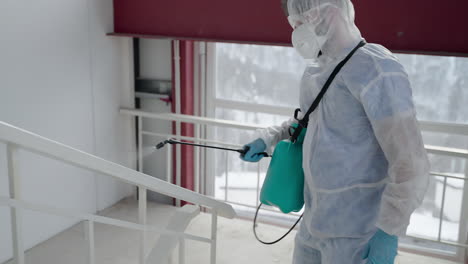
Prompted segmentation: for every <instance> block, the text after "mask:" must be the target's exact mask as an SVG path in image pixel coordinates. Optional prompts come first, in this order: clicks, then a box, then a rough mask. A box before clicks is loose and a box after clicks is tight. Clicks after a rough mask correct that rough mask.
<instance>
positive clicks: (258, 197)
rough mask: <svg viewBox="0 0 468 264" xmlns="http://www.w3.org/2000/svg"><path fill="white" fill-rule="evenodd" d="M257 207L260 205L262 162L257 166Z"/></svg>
mask: <svg viewBox="0 0 468 264" xmlns="http://www.w3.org/2000/svg"><path fill="white" fill-rule="evenodd" d="M256 198H257V199H256V201H255V202H256V205H257V207H258V205H259V203H260V162H259V163H258V165H257V196H256Z"/></svg>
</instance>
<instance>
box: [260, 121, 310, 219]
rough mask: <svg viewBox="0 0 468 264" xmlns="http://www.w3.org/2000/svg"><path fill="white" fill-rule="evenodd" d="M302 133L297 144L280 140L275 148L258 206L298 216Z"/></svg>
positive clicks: (301, 190)
mask: <svg viewBox="0 0 468 264" xmlns="http://www.w3.org/2000/svg"><path fill="white" fill-rule="evenodd" d="M296 126H297V125H296ZM305 133H306V129H303V130H302V131H301V134H300V136H299V137H298V138H297V141H296V143H292V142H291V141H289V140H283V141H281V142H279V143H278V144H277V145H276V147H275V151H274V153H273V156H272V159H271V162H270V166H269V168H268V172H267V176H266V178H265V181H264V183H263V186H262V191H261V193H260V202H261V203H263V204H266V205H270V206H276V207H278V208H279V209H280V210H281V212H283V213H290V212H299V211H300V210H301V209H302V207H303V206H304V171H303V169H302V145H303V142H304V137H305Z"/></svg>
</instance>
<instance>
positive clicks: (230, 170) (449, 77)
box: [209, 44, 468, 254]
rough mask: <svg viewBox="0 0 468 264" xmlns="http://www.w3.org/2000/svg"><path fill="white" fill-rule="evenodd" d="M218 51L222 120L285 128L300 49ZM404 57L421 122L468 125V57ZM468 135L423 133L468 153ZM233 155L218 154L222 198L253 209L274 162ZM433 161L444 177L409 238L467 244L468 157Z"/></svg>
mask: <svg viewBox="0 0 468 264" xmlns="http://www.w3.org/2000/svg"><path fill="white" fill-rule="evenodd" d="M212 52H213V57H214V60H213V61H212V62H213V63H214V64H215V65H216V67H214V68H215V69H216V72H215V74H214V76H213V77H214V79H215V80H214V87H213V88H212V90H213V91H212V93H211V94H212V98H209V100H211V102H212V105H213V108H214V109H213V110H214V113H215V117H216V118H219V119H228V120H235V121H239V122H245V123H253V124H259V125H265V126H269V125H279V124H280V123H281V122H282V121H284V120H286V119H288V118H289V117H290V116H292V110H293V109H294V108H297V107H298V97H299V83H300V78H301V76H302V73H303V70H304V68H305V64H304V62H303V60H302V59H301V58H300V57H299V56H298V55H297V54H296V52H295V50H294V49H292V48H289V47H271V46H256V45H238V44H215V45H214V46H213V50H212ZM397 57H398V59H399V60H400V61H401V62H402V64H403V65H404V66H405V67H406V69H407V71H408V73H409V76H410V79H411V83H412V86H413V96H414V102H415V105H416V110H417V112H418V118H419V120H424V121H432V122H443V123H460V124H468V107H464V106H466V105H468V92H465V90H466V89H468V75H466V71H467V70H468V59H465V58H452V57H437V56H420V55H402V54H398V55H397ZM258 105H261V107H259V106H258ZM214 136H215V138H216V139H217V140H220V141H223V142H230V143H234V144H238V145H239V146H241V145H243V144H245V143H247V142H249V141H250V140H252V139H253V138H254V133H253V132H252V131H239V130H229V129H216V130H215V131H214ZM467 136H468V135H453V134H448V133H446V134H442V133H434V132H423V137H424V140H425V143H426V144H429V145H434V146H440V147H452V148H459V149H467V148H468V144H467V142H468V140H467ZM226 155H233V154H230V153H229V154H226V153H222V154H220V155H215V156H214V159H215V162H214V163H213V164H214V167H215V169H214V170H215V173H214V174H215V177H214V178H215V195H216V197H217V198H218V199H222V200H224V199H226V200H227V201H229V202H233V203H235V204H237V205H239V204H240V205H246V208H247V209H246V208H244V210H252V208H253V207H254V206H256V205H257V200H258V197H257V195H258V190H257V186H258V185H260V186H261V184H262V181H263V179H264V177H265V173H266V170H267V167H268V161H263V162H262V163H260V166H259V167H257V165H256V164H248V163H245V162H241V161H240V159H237V158H232V156H226ZM430 160H431V164H432V170H433V171H434V172H436V173H438V174H441V175H442V176H441V175H432V176H431V178H432V180H433V181H432V182H431V185H430V187H429V190H428V193H427V195H426V198H425V200H424V203H423V205H422V206H421V208H419V209H418V210H417V211H416V212H415V213H414V214H413V217H412V219H411V225H410V227H409V229H408V234H409V235H410V236H417V237H422V238H426V239H432V240H437V239H438V238H439V235H440V238H441V239H442V240H443V241H447V242H459V243H462V244H463V243H465V241H459V237H460V231H464V229H463V228H462V227H461V225H460V222H461V217H462V213H463V212H462V208H467V207H468V205H465V206H463V199H465V200H466V196H467V195H468V194H467V193H468V192H467V191H466V184H465V181H464V180H463V178H464V177H466V175H465V174H466V171H467V169H466V159H464V158H457V157H454V156H444V155H435V154H431V155H430ZM226 168H227V169H226ZM257 171H259V172H260V177H259V180H260V181H258V179H257ZM446 175H450V176H453V177H446ZM226 177H228V179H227V180H226ZM226 183H227V184H226ZM226 191H227V193H226ZM464 196H465V198H464ZM249 208H250V209H249ZM239 209H240V210H242V207H239ZM442 209H443V212H442ZM440 219H442V220H440ZM465 231H466V230H465ZM404 242H406V243H407V244H409V245H410V246H417V247H423V248H426V249H428V248H432V249H437V250H441V251H444V252H445V253H448V254H455V253H456V252H458V251H457V248H456V247H452V246H449V245H444V244H440V243H430V242H421V240H414V239H411V238H407V239H405V240H404Z"/></svg>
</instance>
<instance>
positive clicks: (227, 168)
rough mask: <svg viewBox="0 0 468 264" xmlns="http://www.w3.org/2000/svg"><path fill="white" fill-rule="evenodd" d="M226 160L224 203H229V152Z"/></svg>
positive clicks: (226, 154)
mask: <svg viewBox="0 0 468 264" xmlns="http://www.w3.org/2000/svg"><path fill="white" fill-rule="evenodd" d="M225 157H226V158H225V160H224V164H225V171H224V175H225V182H224V186H225V188H224V201H225V202H227V200H228V190H229V158H228V153H227V151H226V152H225Z"/></svg>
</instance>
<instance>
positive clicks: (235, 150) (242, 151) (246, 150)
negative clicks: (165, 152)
mask: <svg viewBox="0 0 468 264" xmlns="http://www.w3.org/2000/svg"><path fill="white" fill-rule="evenodd" d="M166 144H171V145H176V144H179V145H188V146H194V147H202V148H211V149H220V150H227V151H234V152H238V153H240V154H241V156H242V157H243V156H244V155H245V154H246V153H247V152H248V151H249V149H250V147H248V146H246V147H244V148H243V149H232V148H223V147H215V146H209V145H201V144H195V143H188V142H182V141H177V140H174V139H168V140H165V141H163V142H161V143H159V144H158V145H156V149H161V148H163V147H164V146H165V145H166ZM256 155H262V156H264V157H270V155H268V153H266V152H262V153H258V154H256Z"/></svg>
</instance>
